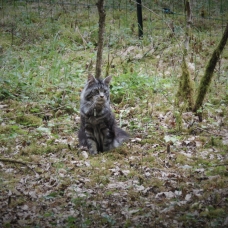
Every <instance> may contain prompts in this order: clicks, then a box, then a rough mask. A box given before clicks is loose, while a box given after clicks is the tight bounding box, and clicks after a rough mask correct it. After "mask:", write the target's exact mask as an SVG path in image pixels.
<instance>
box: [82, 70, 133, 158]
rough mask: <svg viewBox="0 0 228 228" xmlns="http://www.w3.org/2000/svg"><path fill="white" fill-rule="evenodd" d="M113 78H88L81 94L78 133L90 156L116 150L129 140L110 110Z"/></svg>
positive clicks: (90, 76) (91, 76)
mask: <svg viewBox="0 0 228 228" xmlns="http://www.w3.org/2000/svg"><path fill="white" fill-rule="evenodd" d="M110 81H111V76H108V77H106V78H105V79H96V78H94V76H93V75H91V74H90V75H89V76H88V81H87V83H86V85H85V88H84V89H83V91H82V93H81V101H80V115H81V126H80V130H79V132H78V138H79V144H80V146H86V147H87V148H88V149H89V152H90V154H97V153H99V152H103V151H108V150H111V149H113V148H116V147H118V146H120V145H121V144H122V142H123V141H125V140H126V139H128V137H129V136H128V134H127V133H126V132H125V131H124V130H122V129H121V128H118V127H117V125H116V121H115V117H114V114H113V113H112V111H111V108H110V97H109V84H110Z"/></svg>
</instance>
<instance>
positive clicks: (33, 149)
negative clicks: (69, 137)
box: [21, 143, 66, 156]
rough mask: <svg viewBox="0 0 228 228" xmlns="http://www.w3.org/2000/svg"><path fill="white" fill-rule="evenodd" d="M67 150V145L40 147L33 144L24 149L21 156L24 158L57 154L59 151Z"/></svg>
mask: <svg viewBox="0 0 228 228" xmlns="http://www.w3.org/2000/svg"><path fill="white" fill-rule="evenodd" d="M63 148H66V146H65V145H63V144H59V145H54V146H51V145H47V146H40V147H39V146H38V145H37V144H36V143H33V144H31V145H30V146H27V147H24V148H23V149H22V150H21V155H23V156H29V155H31V154H37V155H42V154H48V153H56V152H57V151H59V150H61V149H63Z"/></svg>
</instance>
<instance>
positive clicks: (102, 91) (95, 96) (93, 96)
mask: <svg viewBox="0 0 228 228" xmlns="http://www.w3.org/2000/svg"><path fill="white" fill-rule="evenodd" d="M110 81H111V76H109V77H107V78H105V79H104V80H100V79H96V78H94V77H93V76H92V75H89V77H88V81H87V84H86V87H85V89H84V91H83V93H82V95H81V96H82V98H83V99H84V100H86V101H89V102H91V103H92V104H95V106H96V107H102V106H103V105H104V104H105V103H106V102H109V83H110Z"/></svg>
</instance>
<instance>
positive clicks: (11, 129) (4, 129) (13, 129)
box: [0, 125, 25, 134]
mask: <svg viewBox="0 0 228 228" xmlns="http://www.w3.org/2000/svg"><path fill="white" fill-rule="evenodd" d="M12 133H17V134H25V131H24V130H22V129H20V128H19V127H18V126H17V125H3V126H2V125H0V134H12Z"/></svg>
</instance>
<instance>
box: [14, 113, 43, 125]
mask: <svg viewBox="0 0 228 228" xmlns="http://www.w3.org/2000/svg"><path fill="white" fill-rule="evenodd" d="M16 123H18V124H21V125H24V126H33V127H38V126H40V125H41V124H42V119H41V118H39V117H37V116H34V115H32V114H26V115H23V116H17V117H16Z"/></svg>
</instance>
